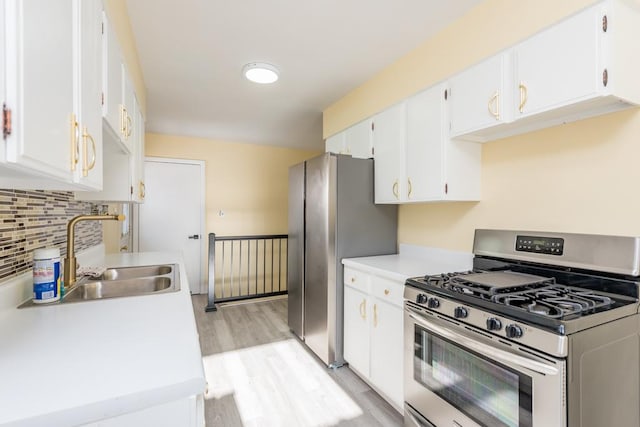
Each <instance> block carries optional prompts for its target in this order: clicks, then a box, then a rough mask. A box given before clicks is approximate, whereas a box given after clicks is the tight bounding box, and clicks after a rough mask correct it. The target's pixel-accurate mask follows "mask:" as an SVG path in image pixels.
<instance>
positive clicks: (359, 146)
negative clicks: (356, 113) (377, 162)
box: [325, 119, 373, 159]
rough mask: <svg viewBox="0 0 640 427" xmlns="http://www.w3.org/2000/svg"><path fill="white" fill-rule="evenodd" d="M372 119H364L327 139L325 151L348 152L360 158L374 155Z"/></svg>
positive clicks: (368, 157)
mask: <svg viewBox="0 0 640 427" xmlns="http://www.w3.org/2000/svg"><path fill="white" fill-rule="evenodd" d="M372 126H373V125H372V120H371V119H367V120H363V121H361V122H360V123H357V124H355V125H353V126H351V127H350V128H347V129H345V130H343V131H342V132H338V133H337V134H335V135H332V136H330V137H329V138H327V140H326V141H325V151H326V152H329V153H336V154H347V155H350V156H351V157H355V158H358V159H370V158H372V157H373V132H372Z"/></svg>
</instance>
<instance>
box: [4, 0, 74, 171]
mask: <svg viewBox="0 0 640 427" xmlns="http://www.w3.org/2000/svg"><path fill="white" fill-rule="evenodd" d="M4 3H5V7H6V8H5V12H6V16H5V18H6V38H7V40H6V42H7V43H6V46H7V52H6V54H7V56H6V97H5V101H4V105H5V106H6V109H7V110H9V111H10V115H11V122H10V124H8V126H10V128H11V131H10V134H8V135H6V133H5V144H6V162H7V163H8V164H9V165H11V166H14V167H16V170H17V171H19V172H27V173H28V172H36V173H41V174H42V175H43V176H45V177H49V178H53V179H55V180H58V181H59V182H64V183H71V182H73V176H72V167H73V166H75V159H74V158H73V157H72V154H73V153H74V152H75V151H76V150H77V148H76V147H75V146H74V141H73V140H72V139H73V138H74V135H73V133H74V131H73V126H72V124H73V123H74V122H75V114H76V112H75V111H74V57H73V56H74V50H73V48H72V46H73V45H74V14H73V12H74V11H73V1H72V0H33V1H19V0H6V1H5V2H4Z"/></svg>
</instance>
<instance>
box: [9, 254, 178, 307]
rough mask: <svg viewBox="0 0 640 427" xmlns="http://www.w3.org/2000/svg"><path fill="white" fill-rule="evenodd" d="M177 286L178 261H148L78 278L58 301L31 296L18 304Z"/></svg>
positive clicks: (148, 291) (70, 300)
mask: <svg viewBox="0 0 640 427" xmlns="http://www.w3.org/2000/svg"><path fill="white" fill-rule="evenodd" d="M179 290H180V274H179V271H178V265H177V264H162V265H148V266H141V267H117V268H108V269H107V270H106V271H105V272H104V274H102V276H100V277H99V278H97V279H87V278H86V277H84V278H82V279H80V280H78V281H77V282H76V285H75V286H74V287H73V288H71V289H67V290H66V292H65V294H64V296H63V297H62V299H61V300H60V301H56V302H52V303H49V304H35V303H34V302H33V301H32V300H29V301H27V302H25V303H24V304H22V305H20V306H19V307H18V308H25V307H36V306H38V307H42V306H49V305H56V304H66V303H74V302H83V301H93V300H98V299H106V298H122V297H132V296H141V295H157V294H164V293H169V292H177V291H179Z"/></svg>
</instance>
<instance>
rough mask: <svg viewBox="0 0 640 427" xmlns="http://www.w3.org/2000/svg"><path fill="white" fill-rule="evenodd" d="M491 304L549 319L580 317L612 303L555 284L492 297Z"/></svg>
mask: <svg viewBox="0 0 640 427" xmlns="http://www.w3.org/2000/svg"><path fill="white" fill-rule="evenodd" d="M491 301H492V302H495V303H497V304H502V305H508V306H511V307H515V308H518V309H521V310H525V311H527V312H529V313H532V314H536V315H540V316H545V317H550V318H562V317H564V316H568V315H572V314H582V313H584V312H588V311H590V310H594V309H596V308H600V307H607V306H609V305H611V304H613V300H612V299H611V298H609V297H607V296H604V295H599V294H596V293H594V292H592V291H585V290H583V289H578V288H571V287H569V286H564V285H558V284H552V285H548V286H547V287H545V288H542V289H533V290H528V289H525V290H523V291H517V292H512V293H502V294H497V295H493V296H492V297H491Z"/></svg>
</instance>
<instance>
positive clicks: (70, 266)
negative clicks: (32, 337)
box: [63, 214, 124, 289]
mask: <svg viewBox="0 0 640 427" xmlns="http://www.w3.org/2000/svg"><path fill="white" fill-rule="evenodd" d="M80 221H124V215H117V214H115V215H78V216H76V217H74V218H72V219H71V220H70V221H69V223H68V224H67V256H66V257H65V258H64V276H63V278H64V288H65V289H69V288H70V287H72V286H73V285H75V283H76V270H77V268H78V262H77V260H76V251H75V248H74V242H73V239H74V234H75V233H74V227H75V225H76V224H77V223H78V222H80Z"/></svg>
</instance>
